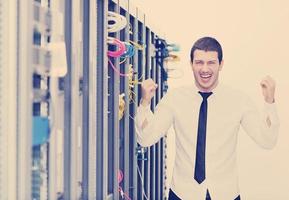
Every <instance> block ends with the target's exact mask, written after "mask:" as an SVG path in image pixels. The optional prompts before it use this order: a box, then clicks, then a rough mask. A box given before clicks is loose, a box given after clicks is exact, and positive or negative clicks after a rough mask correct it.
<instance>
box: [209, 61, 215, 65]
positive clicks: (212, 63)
mask: <svg viewBox="0 0 289 200" xmlns="http://www.w3.org/2000/svg"><path fill="white" fill-rule="evenodd" d="M215 64H216V62H215V61H209V62H208V65H215Z"/></svg>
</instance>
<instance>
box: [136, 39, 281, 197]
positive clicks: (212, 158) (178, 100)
mask: <svg viewBox="0 0 289 200" xmlns="http://www.w3.org/2000/svg"><path fill="white" fill-rule="evenodd" d="M222 57H223V53H222V48H221V45H220V44H219V42H218V41H217V40H215V39H214V38H211V37H204V38H201V39H199V40H198V41H197V42H196V43H195V44H194V45H193V47H192V49H191V66H192V70H193V73H194V78H195V82H194V84H192V85H191V86H187V87H181V88H177V89H173V90H169V92H168V93H167V94H166V95H165V96H164V97H163V98H162V99H161V101H160V102H159V104H158V105H157V107H156V109H155V112H154V113H152V112H151V110H150V106H149V104H150V101H151V99H152V97H153V96H154V94H155V90H156V88H157V85H156V84H155V83H154V82H153V80H151V79H148V80H145V81H144V82H143V83H142V99H141V102H140V106H139V108H138V110H137V115H136V130H137V141H138V143H139V144H140V145H142V146H151V145H153V144H154V143H156V142H157V141H158V140H159V139H160V138H161V137H163V136H164V135H165V134H166V131H167V130H168V128H169V127H170V126H171V125H173V126H174V129H175V134H176V157H175V166H174V171H173V177H172V182H171V189H170V193H169V200H174V199H182V200H210V199H212V200H234V199H236V200H239V199H240V194H239V186H238V174H237V164H236V145H237V139H238V130H239V127H240V125H242V127H243V128H244V130H245V131H246V133H247V134H248V135H249V136H250V137H251V138H252V139H253V140H254V141H255V142H256V143H257V144H258V145H260V146H261V147H263V148H266V149H271V148H273V147H274V145H275V144H276V141H277V135H278V129H279V120H278V115H277V111H276V106H275V100H274V93H275V82H274V81H273V80H272V79H271V78H270V77H269V76H267V77H266V78H264V79H263V80H262V81H261V83H260V86H261V90H262V93H263V96H264V100H265V102H264V109H263V111H262V112H261V113H259V112H258V110H257V108H256V105H254V104H253V102H252V101H251V100H250V99H249V98H248V97H247V96H246V95H245V94H243V93H241V92H240V91H237V90H233V89H231V88H230V87H227V86H224V85H223V84H221V83H219V72H220V71H221V70H222V67H223V64H224V63H223V58H222Z"/></svg>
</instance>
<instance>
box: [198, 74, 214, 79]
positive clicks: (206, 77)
mask: <svg viewBox="0 0 289 200" xmlns="http://www.w3.org/2000/svg"><path fill="white" fill-rule="evenodd" d="M200 77H201V78H202V79H205V80H207V79H210V78H211V77H212V75H211V74H200Z"/></svg>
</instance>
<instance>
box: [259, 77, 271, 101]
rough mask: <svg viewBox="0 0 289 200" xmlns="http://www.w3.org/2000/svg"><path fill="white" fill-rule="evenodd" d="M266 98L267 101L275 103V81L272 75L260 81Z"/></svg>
mask: <svg viewBox="0 0 289 200" xmlns="http://www.w3.org/2000/svg"><path fill="white" fill-rule="evenodd" d="M260 85H261V87H262V92H263V96H264V99H265V101H266V102H267V103H274V95H275V81H274V80H273V79H272V78H271V77H270V76H266V77H265V78H264V79H263V80H262V81H261V83H260Z"/></svg>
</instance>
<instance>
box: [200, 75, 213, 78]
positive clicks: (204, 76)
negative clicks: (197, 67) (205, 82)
mask: <svg viewBox="0 0 289 200" xmlns="http://www.w3.org/2000/svg"><path fill="white" fill-rule="evenodd" d="M201 77H202V78H210V77H211V75H201Z"/></svg>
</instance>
